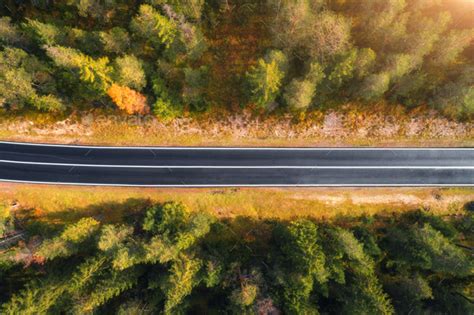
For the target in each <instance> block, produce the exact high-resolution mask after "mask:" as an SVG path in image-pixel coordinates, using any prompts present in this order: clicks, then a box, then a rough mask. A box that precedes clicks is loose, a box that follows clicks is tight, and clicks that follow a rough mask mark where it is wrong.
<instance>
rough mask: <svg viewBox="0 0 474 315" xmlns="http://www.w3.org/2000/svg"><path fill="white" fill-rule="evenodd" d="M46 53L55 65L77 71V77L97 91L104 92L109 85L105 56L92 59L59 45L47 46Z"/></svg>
mask: <svg viewBox="0 0 474 315" xmlns="http://www.w3.org/2000/svg"><path fill="white" fill-rule="evenodd" d="M46 53H47V55H48V56H49V57H50V58H51V59H52V60H53V61H54V63H55V64H56V65H57V66H59V67H62V68H65V69H69V70H75V71H77V72H78V74H79V78H80V79H81V80H82V81H83V82H85V83H87V84H89V85H90V86H91V88H93V89H94V90H95V91H97V92H98V93H100V94H103V93H105V91H106V90H107V88H108V87H109V86H110V82H111V79H110V73H111V70H112V69H111V67H110V66H109V59H108V58H107V57H102V58H99V59H93V58H91V57H90V56H87V55H85V54H83V53H81V52H80V51H78V50H76V49H73V48H67V47H61V46H48V47H46Z"/></svg>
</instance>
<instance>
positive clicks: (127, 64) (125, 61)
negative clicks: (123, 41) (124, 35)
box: [113, 55, 146, 91]
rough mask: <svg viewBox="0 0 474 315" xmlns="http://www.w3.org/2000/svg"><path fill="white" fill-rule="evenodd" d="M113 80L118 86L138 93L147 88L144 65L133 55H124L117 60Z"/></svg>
mask: <svg viewBox="0 0 474 315" xmlns="http://www.w3.org/2000/svg"><path fill="white" fill-rule="evenodd" d="M113 78H114V81H115V82H117V83H118V84H120V85H124V86H128V87H130V88H132V89H135V90H138V91H141V90H143V88H144V87H145V86H146V76H145V71H144V69H143V63H142V62H141V60H140V59H138V58H137V57H135V56H133V55H124V56H122V57H118V58H117V59H115V62H114V75H113Z"/></svg>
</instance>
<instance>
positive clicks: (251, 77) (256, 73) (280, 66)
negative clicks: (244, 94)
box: [247, 52, 286, 108]
mask: <svg viewBox="0 0 474 315" xmlns="http://www.w3.org/2000/svg"><path fill="white" fill-rule="evenodd" d="M285 67H286V57H285V56H284V54H283V53H281V52H275V53H274V54H273V55H270V56H269V58H267V60H264V59H259V60H258V64H257V66H254V67H252V68H251V69H250V71H249V72H248V73H247V78H248V81H249V84H250V86H251V93H252V98H251V100H252V102H254V103H255V104H256V105H257V107H259V108H267V107H268V105H269V104H270V103H272V102H273V101H275V99H276V97H277V96H278V94H279V93H280V88H281V86H282V83H283V82H282V81H283V78H284V77H285Z"/></svg>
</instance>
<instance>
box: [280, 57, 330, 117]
mask: <svg viewBox="0 0 474 315" xmlns="http://www.w3.org/2000/svg"><path fill="white" fill-rule="evenodd" d="M324 77H325V74H324V72H323V69H322V67H321V66H320V65H319V64H318V63H313V64H311V66H310V70H309V72H308V73H307V74H306V76H305V78H304V79H303V80H298V79H293V81H291V82H290V84H288V86H287V88H286V91H285V94H284V95H283V98H284V99H285V102H286V104H287V105H288V106H289V107H290V108H291V109H292V110H295V111H298V110H305V109H307V108H308V107H309V106H310V104H311V101H312V99H313V97H314V95H315V93H316V90H317V86H318V84H319V83H320V82H321V81H322V80H323V79H324Z"/></svg>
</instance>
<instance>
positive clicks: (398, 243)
mask: <svg viewBox="0 0 474 315" xmlns="http://www.w3.org/2000/svg"><path fill="white" fill-rule="evenodd" d="M386 244H387V246H388V247H389V248H390V249H391V251H390V252H391V256H390V259H389V261H388V262H387V263H388V265H389V266H395V267H398V268H403V269H412V268H416V269H420V270H430V271H433V272H439V273H444V274H448V275H459V276H465V275H469V274H471V273H472V271H473V268H474V267H473V263H472V261H471V260H470V259H469V257H468V256H467V255H466V254H465V253H464V252H463V250H462V249H460V248H459V247H457V246H456V245H454V244H452V243H451V242H450V241H449V239H448V238H446V237H445V236H443V234H442V233H441V232H439V231H437V230H435V229H434V228H433V227H432V226H431V225H430V224H428V223H421V227H416V226H410V227H404V228H394V229H392V230H391V231H390V233H389V234H388V236H387V239H386Z"/></svg>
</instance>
